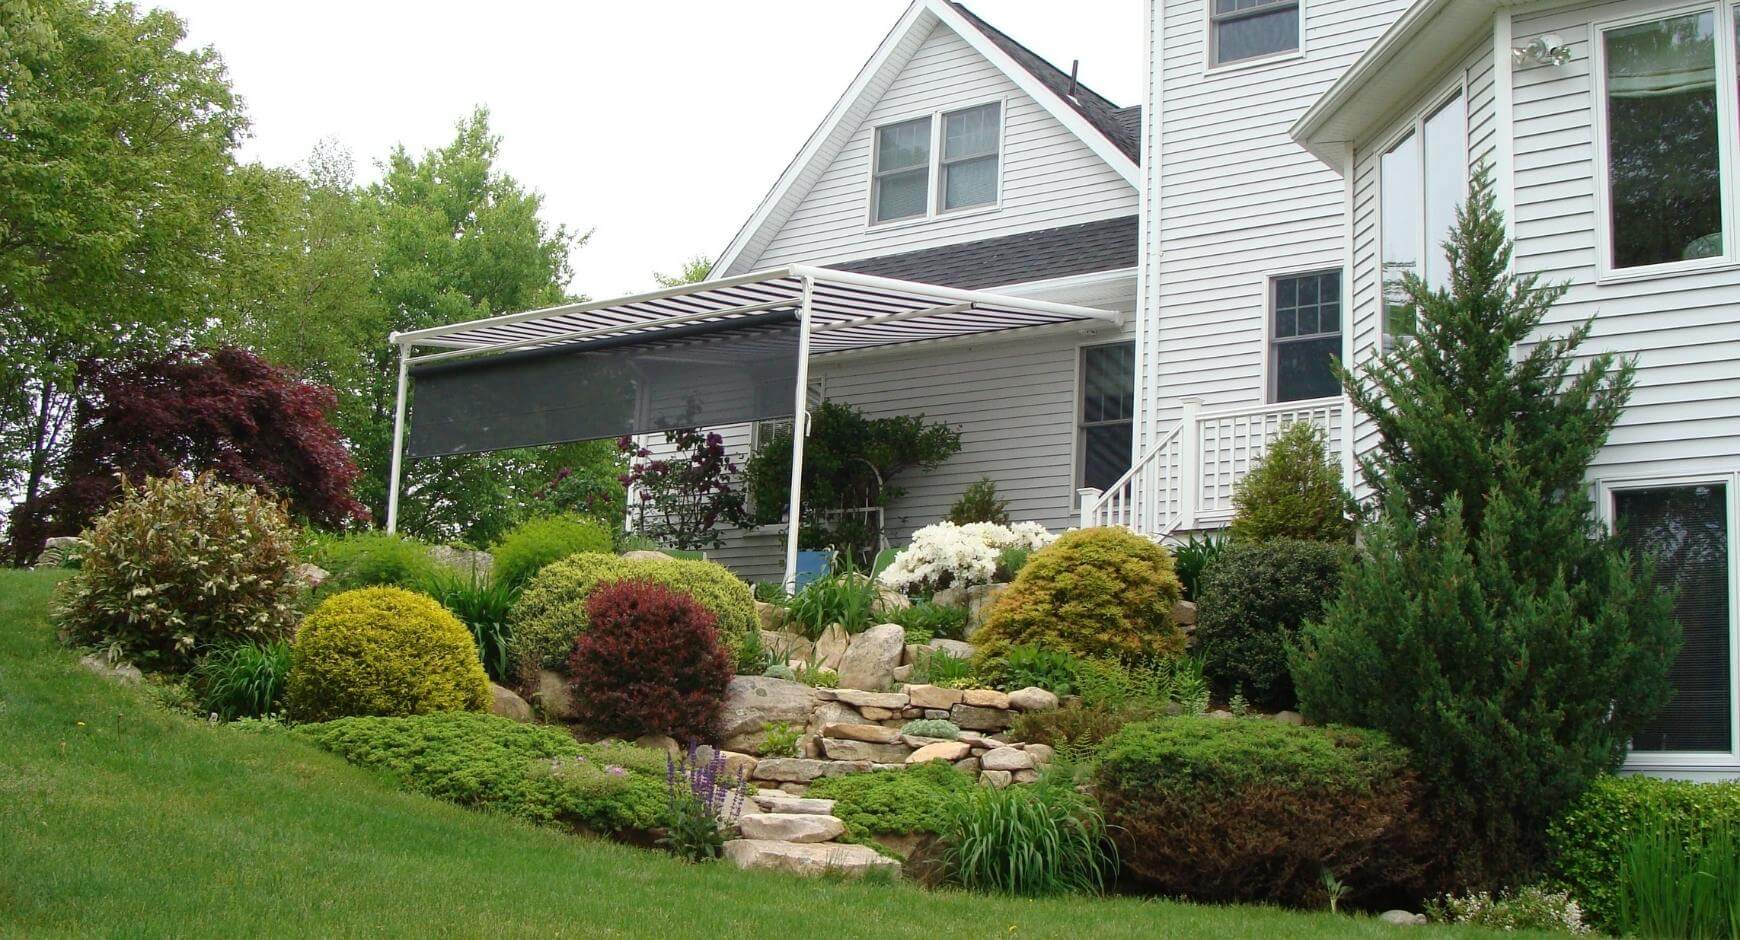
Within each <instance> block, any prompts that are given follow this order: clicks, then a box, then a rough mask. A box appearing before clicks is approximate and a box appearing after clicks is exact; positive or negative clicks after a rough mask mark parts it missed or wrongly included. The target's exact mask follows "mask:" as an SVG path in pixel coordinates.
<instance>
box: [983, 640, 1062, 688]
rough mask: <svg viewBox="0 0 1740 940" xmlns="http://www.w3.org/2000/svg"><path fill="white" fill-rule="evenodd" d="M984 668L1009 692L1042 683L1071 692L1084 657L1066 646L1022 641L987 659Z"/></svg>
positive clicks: (984, 673) (1048, 686) (999, 686)
mask: <svg viewBox="0 0 1740 940" xmlns="http://www.w3.org/2000/svg"><path fill="white" fill-rule="evenodd" d="M980 671H981V673H982V675H983V676H984V677H985V678H986V679H987V680H989V681H990V682H991V683H992V684H993V685H995V686H996V687H997V688H999V689H1002V690H1004V691H1006V692H1013V691H1014V690H1016V689H1025V688H1028V687H1029V686H1038V687H1039V688H1042V689H1046V690H1049V691H1051V692H1055V693H1057V694H1058V695H1071V694H1073V693H1074V692H1075V678H1076V674H1077V673H1079V672H1080V671H1081V660H1080V659H1078V658H1077V657H1075V656H1074V655H1072V654H1070V653H1066V652H1064V651H1063V650H1057V649H1048V648H1046V647H1043V646H1036V645H1034V644H1031V643H1022V644H1018V645H1016V646H1011V647H1009V648H1008V649H1007V650H1005V651H1004V653H1003V655H1002V656H1000V657H998V658H997V659H990V660H986V661H985V662H984V663H983V664H982V667H981V670H980Z"/></svg>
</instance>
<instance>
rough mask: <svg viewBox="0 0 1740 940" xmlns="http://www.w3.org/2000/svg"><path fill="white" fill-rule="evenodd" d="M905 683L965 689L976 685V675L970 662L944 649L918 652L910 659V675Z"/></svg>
mask: <svg viewBox="0 0 1740 940" xmlns="http://www.w3.org/2000/svg"><path fill="white" fill-rule="evenodd" d="M907 681H909V682H912V683H913V684H915V685H940V686H943V687H945V688H965V687H966V685H965V684H966V683H968V682H972V683H975V684H976V683H977V681H978V673H977V672H976V671H975V670H974V669H973V664H972V662H971V661H970V660H965V659H961V658H960V657H958V656H956V655H955V654H953V653H951V652H949V651H948V650H944V649H935V648H931V649H925V650H920V651H918V652H917V653H916V654H914V655H913V657H912V673H911V674H910V675H908V676H907Z"/></svg>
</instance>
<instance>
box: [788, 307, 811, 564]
mask: <svg viewBox="0 0 1740 940" xmlns="http://www.w3.org/2000/svg"><path fill="white" fill-rule="evenodd" d="M803 285H804V286H803V299H802V301H800V303H799V305H798V351H797V390H796V391H795V392H794V395H795V399H794V401H793V403H792V413H791V490H790V493H789V496H788V500H787V505H788V506H789V507H790V510H789V514H790V519H789V520H788V521H787V523H786V534H785V581H784V584H785V590H786V593H788V594H791V593H796V591H797V559H798V534H799V529H800V528H801V526H802V524H803V523H802V519H803V498H804V439H805V438H807V437H809V436H810V392H809V389H810V303H811V300H812V298H813V296H814V294H815V289H816V281H815V278H813V277H811V276H809V275H805V276H804V279H803Z"/></svg>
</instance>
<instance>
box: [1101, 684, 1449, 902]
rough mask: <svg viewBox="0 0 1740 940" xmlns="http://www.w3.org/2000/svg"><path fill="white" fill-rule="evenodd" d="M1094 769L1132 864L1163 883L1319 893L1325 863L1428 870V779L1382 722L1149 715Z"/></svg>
mask: <svg viewBox="0 0 1740 940" xmlns="http://www.w3.org/2000/svg"><path fill="white" fill-rule="evenodd" d="M1096 782H1097V785H1098V790H1099V793H1100V797H1101V800H1102V803H1103V805H1104V806H1105V810H1106V819H1107V822H1109V823H1110V824H1111V826H1112V828H1113V831H1114V832H1115V833H1117V834H1118V838H1119V842H1120V846H1121V847H1123V848H1124V863H1125V871H1126V873H1128V874H1131V875H1134V876H1135V877H1137V878H1138V879H1140V880H1141V881H1143V882H1144V883H1146V884H1147V885H1149V886H1151V887H1153V888H1155V889H1157V890H1159V891H1162V892H1164V893H1166V894H1178V895H1185V896H1188V897H1192V898H1198V899H1202V900H1213V901H1229V900H1241V899H1242V900H1263V901H1276V902H1281V903H1288V904H1312V903H1316V902H1317V901H1319V900H1320V899H1321V894H1322V891H1323V886H1322V882H1321V879H1320V874H1321V873H1322V872H1324V871H1331V872H1334V873H1335V874H1336V877H1338V878H1339V879H1341V880H1342V881H1343V882H1344V883H1346V884H1348V885H1351V886H1353V890H1356V891H1362V892H1374V891H1380V890H1382V889H1383V888H1385V887H1391V886H1406V885H1408V884H1409V882H1410V880H1411V879H1412V878H1413V877H1414V876H1415V875H1416V874H1417V872H1416V870H1415V868H1414V864H1413V858H1414V856H1415V855H1416V854H1417V849H1416V848H1415V845H1416V842H1417V840H1418V839H1419V838H1420V833H1419V832H1418V831H1417V829H1416V828H1415V824H1414V821H1415V819H1416V813H1417V801H1418V786H1417V784H1416V781H1415V778H1414V775H1413V773H1412V772H1411V771H1410V770H1409V768H1408V753H1407V751H1405V750H1403V749H1402V748H1400V747H1397V746H1396V745H1394V744H1392V743H1391V742H1390V740H1389V739H1388V738H1387V737H1385V736H1384V735H1383V734H1380V733H1378V732H1375V731H1363V730H1355V729H1351V728H1339V727H1298V726H1293V725H1285V724H1281V723H1279V722H1275V721H1268V720H1262V719H1254V718H1252V719H1224V718H1220V719H1217V718H1169V719H1165V720H1161V721H1153V722H1142V723H1137V724H1133V725H1129V726H1127V727H1125V728H1124V729H1123V730H1121V731H1119V732H1118V733H1117V734H1116V735H1114V736H1113V737H1112V738H1111V739H1110V740H1109V741H1107V742H1106V744H1105V746H1104V747H1103V748H1102V749H1101V751H1100V756H1099V765H1098V769H1097V772H1096Z"/></svg>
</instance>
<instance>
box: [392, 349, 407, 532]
mask: <svg viewBox="0 0 1740 940" xmlns="http://www.w3.org/2000/svg"><path fill="white" fill-rule="evenodd" d="M394 341H395V342H397V345H398V347H399V388H398V399H397V401H396V402H395V403H394V405H393V469H392V471H391V474H392V475H391V476H390V477H389V478H388V480H387V531H388V532H397V531H399V471H400V468H401V467H402V465H403V464H404V460H405V386H406V385H408V384H409V376H408V375H407V374H406V373H407V372H408V371H409V369H410V360H411V344H410V343H405V342H398V337H394Z"/></svg>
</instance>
